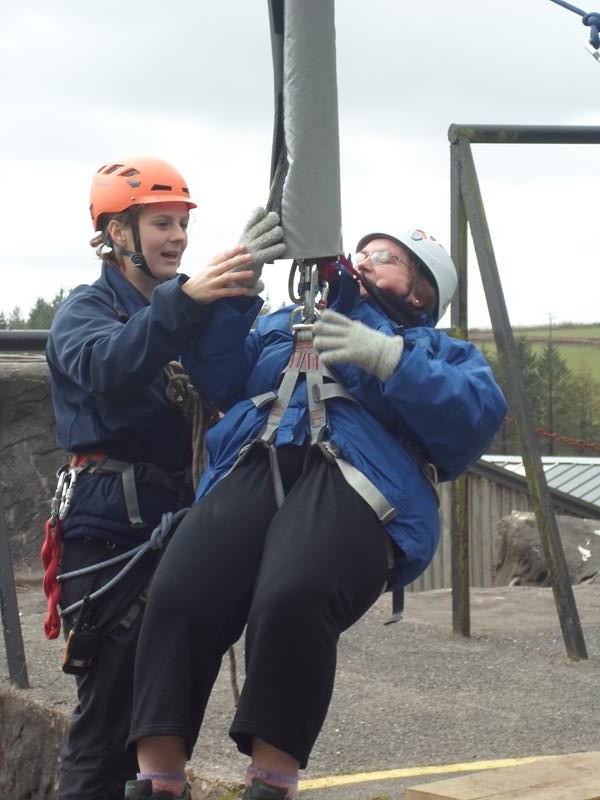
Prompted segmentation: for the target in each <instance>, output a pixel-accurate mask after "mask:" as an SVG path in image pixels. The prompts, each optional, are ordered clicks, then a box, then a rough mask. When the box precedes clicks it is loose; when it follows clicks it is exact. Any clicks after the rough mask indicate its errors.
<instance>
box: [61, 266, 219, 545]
mask: <svg viewBox="0 0 600 800" xmlns="http://www.w3.org/2000/svg"><path fill="white" fill-rule="evenodd" d="M184 280H186V278H185V276H181V275H180V276H177V277H176V278H173V279H172V280H169V281H166V282H165V283H163V284H161V285H160V286H158V287H157V288H156V289H155V290H154V292H153V294H152V299H151V302H150V303H148V302H147V300H146V299H145V298H144V297H143V296H142V295H141V294H140V293H139V292H138V291H137V289H135V287H134V286H133V285H132V284H131V283H129V281H127V280H126V279H125V278H124V276H123V275H122V274H121V273H120V272H119V271H118V270H117V269H115V268H114V267H111V266H110V265H109V264H107V263H104V264H103V267H102V274H101V277H100V278H99V279H98V280H97V281H96V282H95V283H94V284H92V285H91V286H78V287H77V288H76V289H74V290H73V291H72V292H71V293H70V294H69V296H68V298H67V299H66V300H65V302H64V303H63V304H62V305H61V307H60V308H59V310H58V311H57V313H56V316H55V318H54V320H53V323H52V327H51V330H50V337H49V340H48V344H47V348H46V357H47V361H48V365H49V367H50V373H51V378H52V398H53V403H54V410H55V415H56V422H57V440H58V445H59V446H60V447H62V448H63V449H64V450H66V451H68V452H70V453H89V452H100V453H105V454H107V455H109V456H111V457H112V458H115V459H119V460H122V461H127V462H139V461H145V462H150V463H152V464H154V465H156V466H158V467H160V469H162V470H164V471H166V472H168V473H179V472H182V471H183V470H185V469H186V468H188V467H189V465H190V460H191V441H192V436H191V425H190V423H189V422H188V421H187V420H186V419H185V417H184V416H183V414H182V412H181V411H180V410H179V409H178V408H175V407H174V406H173V405H172V404H171V403H170V402H169V401H168V400H167V397H166V394H165V381H164V379H163V377H162V374H161V368H162V367H163V366H164V365H165V364H167V363H168V362H169V361H171V360H174V359H178V358H179V357H180V354H181V353H182V352H183V351H185V350H186V349H187V348H188V346H189V344H190V342H191V341H192V339H193V337H194V336H196V335H198V334H199V332H200V331H201V330H202V326H203V324H204V320H205V319H206V317H210V310H209V309H207V307H206V306H200V305H199V304H197V303H195V302H194V301H193V300H191V298H189V297H188V296H187V295H186V294H184V293H183V292H181V291H180V288H179V287H180V284H181V282H182V281H184ZM173 494H174V493H173V492H171V491H169V490H168V489H166V487H163V486H159V485H157V484H154V483H153V484H139V485H138V497H139V503H140V510H141V513H142V518H143V519H144V521H145V522H146V523H147V524H146V528H145V529H144V530H142V531H138V530H132V528H131V526H130V524H129V521H128V517H127V513H126V509H125V505H124V499H123V492H122V482H121V478H120V476H119V475H98V476H89V475H85V474H82V475H80V476H79V478H78V480H77V483H76V485H75V492H74V496H73V501H72V503H71V507H70V510H69V512H68V515H67V517H66V519H65V520H64V522H63V537H64V538H65V539H68V538H71V537H73V536H82V535H87V536H92V537H97V538H101V539H106V540H109V541H113V542H118V543H122V544H132V543H135V542H137V541H140V538H145V537H146V536H147V535H148V534H149V532H150V531H151V530H152V529H153V528H154V527H155V526H156V524H157V523H158V522H159V521H160V517H161V514H162V513H163V512H165V511H168V510H174V509H173V504H174V497H173Z"/></svg>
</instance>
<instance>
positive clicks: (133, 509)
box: [89, 458, 144, 528]
mask: <svg viewBox="0 0 600 800" xmlns="http://www.w3.org/2000/svg"><path fill="white" fill-rule="evenodd" d="M102 470H106V471H107V472H116V473H120V475H121V481H122V483H123V495H124V497H125V507H126V509H127V516H128V517H129V522H130V524H131V526H132V527H134V528H143V527H144V520H143V519H142V515H141V513H140V504H139V502H138V496H137V489H136V488H135V471H134V470H135V464H130V463H129V462H128V461H118V460H117V459H116V458H105V459H104V460H103V461H101V462H100V463H99V464H97V465H93V466H91V468H90V470H89V471H90V472H91V473H92V474H93V473H94V472H95V471H97V472H101V471H102Z"/></svg>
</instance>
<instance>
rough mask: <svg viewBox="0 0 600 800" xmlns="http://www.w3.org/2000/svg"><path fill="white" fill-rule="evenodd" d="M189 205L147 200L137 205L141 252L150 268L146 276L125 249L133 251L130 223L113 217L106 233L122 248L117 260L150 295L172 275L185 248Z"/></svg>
mask: <svg viewBox="0 0 600 800" xmlns="http://www.w3.org/2000/svg"><path fill="white" fill-rule="evenodd" d="M188 223H189V208H188V206H187V204H186V203H183V202H164V203H149V204H148V205H145V206H140V207H139V214H138V215H137V219H136V222H135V223H134V224H137V228H138V233H139V240H140V244H141V249H142V254H143V256H144V259H145V261H146V264H147V266H148V269H149V270H150V273H151V275H147V274H146V273H145V272H142V271H141V270H140V269H138V267H136V266H135V265H134V264H133V263H132V261H131V258H130V257H129V256H126V255H125V254H124V251H130V252H133V251H135V250H136V247H135V241H134V235H133V228H132V227H131V223H129V224H123V223H121V222H119V221H118V220H117V219H112V220H111V221H110V222H109V224H108V233H109V235H110V238H111V239H112V240H113V241H114V242H115V244H116V245H117V246H118V247H119V248H120V250H121V251H123V254H122V255H119V257H118V261H119V264H120V266H121V269H122V271H123V272H124V273H125V276H126V277H127V279H128V280H129V281H131V283H133V284H134V286H136V287H137V288H138V289H139V290H140V291H141V292H142V293H143V294H144V295H146V296H149V293H150V292H151V291H152V289H153V288H154V286H156V285H157V284H158V283H162V282H163V281H166V280H169V279H170V278H173V277H174V276H175V274H176V273H177V270H178V268H179V265H180V263H181V258H182V256H183V253H184V251H185V248H186V247H187V242H188V234H187V227H188Z"/></svg>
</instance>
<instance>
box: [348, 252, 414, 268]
mask: <svg viewBox="0 0 600 800" xmlns="http://www.w3.org/2000/svg"><path fill="white" fill-rule="evenodd" d="M367 259H368V260H369V261H371V263H373V264H380V265H384V264H398V265H400V264H404V266H405V267H409V268H410V264H409V263H408V261H404V260H403V259H402V258H400V257H399V256H396V255H394V253H392V252H391V251H390V250H373V252H372V253H364V252H362V251H361V252H359V253H354V254H353V256H352V261H353V263H354V264H356V265H357V266H358V265H359V264H361V263H362V262H363V261H366V260H367Z"/></svg>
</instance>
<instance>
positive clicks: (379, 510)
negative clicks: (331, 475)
mask: <svg viewBox="0 0 600 800" xmlns="http://www.w3.org/2000/svg"><path fill="white" fill-rule="evenodd" d="M317 446H318V447H319V449H320V450H321V452H322V453H324V454H325V455H326V456H327V457H328V458H329V460H331V461H333V462H334V463H335V464H336V465H337V467H338V469H339V470H340V472H341V473H342V475H343V476H344V479H345V481H346V483H348V484H349V485H350V486H351V487H352V488H353V489H354V491H355V492H356V493H357V494H358V495H359V497H362V499H363V500H364V501H365V503H366V504H367V505H368V506H369V507H370V508H372V509H373V511H374V512H375V514H376V515H377V519H378V520H379V521H380V522H381V524H382V525H386V524H387V523H388V522H391V521H392V520H393V519H394V517H395V516H396V514H397V511H396V509H395V508H394V506H393V505H392V504H391V503H390V502H389V500H388V499H387V497H385V495H384V494H383V493H382V492H380V491H379V489H378V488H377V487H376V486H375V484H374V483H373V482H372V481H370V480H369V478H367V476H366V475H365V474H364V473H362V472H361V471H360V470H359V469H357V468H356V467H355V466H354V464H351V463H350V462H349V461H346V460H345V459H344V458H342V457H341V456H340V454H339V453H338V451H337V448H336V447H335V446H334V445H333V444H332V443H331V442H320V443H319V444H318V445H317Z"/></svg>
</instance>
